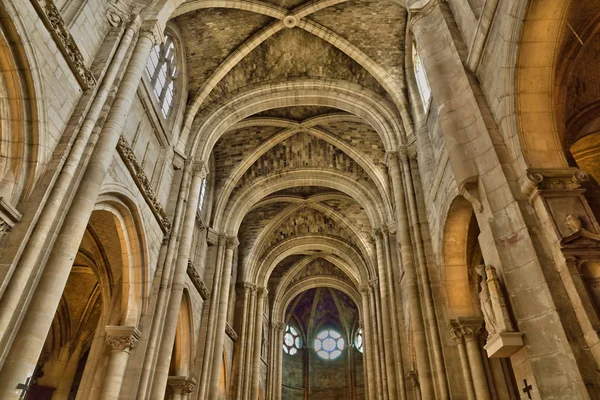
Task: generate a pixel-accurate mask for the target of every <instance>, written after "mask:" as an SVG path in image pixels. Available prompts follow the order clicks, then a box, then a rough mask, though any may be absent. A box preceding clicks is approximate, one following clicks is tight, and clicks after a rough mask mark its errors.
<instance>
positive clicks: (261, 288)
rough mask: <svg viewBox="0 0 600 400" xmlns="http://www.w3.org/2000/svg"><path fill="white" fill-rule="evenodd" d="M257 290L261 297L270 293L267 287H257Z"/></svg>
mask: <svg viewBox="0 0 600 400" xmlns="http://www.w3.org/2000/svg"><path fill="white" fill-rule="evenodd" d="M256 292H257V294H258V296H259V297H261V296H262V297H267V295H268V294H269V291H268V290H267V288H266V287H259V288H257V289H256Z"/></svg>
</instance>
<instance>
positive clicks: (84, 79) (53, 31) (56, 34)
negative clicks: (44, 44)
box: [31, 0, 96, 89]
mask: <svg viewBox="0 0 600 400" xmlns="http://www.w3.org/2000/svg"><path fill="white" fill-rule="evenodd" d="M31 3H32V4H33V7H34V8H35V11H36V12H37V13H38V15H39V17H40V19H41V20H42V22H43V23H44V25H45V26H46V29H48V31H49V32H50V35H51V36H52V38H53V39H54V41H55V42H56V46H57V47H58V49H59V50H60V52H61V53H62V54H63V56H64V57H65V60H66V61H67V64H68V65H69V68H71V70H72V71H73V74H74V75H75V78H77V81H78V82H79V84H80V85H81V87H82V88H83V89H90V88H93V87H94V86H96V78H94V75H93V74H92V71H90V70H89V69H88V67H87V66H86V65H85V60H84V59H83V55H82V54H81V51H79V47H77V44H76V43H75V40H74V39H73V36H72V35H71V33H70V32H69V28H68V27H67V26H66V24H65V21H64V20H63V18H62V15H60V11H59V10H58V8H56V6H55V5H54V3H53V2H52V0H31Z"/></svg>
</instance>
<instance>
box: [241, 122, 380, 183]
mask: <svg viewBox="0 0 600 400" xmlns="http://www.w3.org/2000/svg"><path fill="white" fill-rule="evenodd" d="M299 168H318V169H329V170H335V171H337V172H338V173H342V174H345V175H347V176H351V177H353V178H356V179H358V180H360V181H362V182H368V181H370V178H369V176H368V175H367V173H366V172H365V171H364V170H363V169H362V167H361V166H360V165H358V164H357V163H356V162H355V161H354V160H353V159H351V158H350V157H348V156H347V155H346V153H344V152H343V151H342V150H340V149H338V148H337V147H335V146H333V145H331V144H329V143H327V142H325V141H324V140H321V139H318V138H316V137H314V136H312V135H309V134H307V133H304V132H300V133H298V134H296V135H294V136H292V137H290V138H288V139H286V140H284V141H283V142H280V143H278V144H277V145H276V146H274V147H273V148H271V149H270V150H269V151H268V152H266V153H265V154H264V155H262V156H261V157H260V158H259V159H258V160H256V162H254V164H252V166H251V167H250V168H249V169H248V170H247V171H246V173H245V174H244V176H243V178H242V179H241V180H240V181H239V183H238V185H237V186H236V189H240V188H242V187H244V186H248V185H251V184H252V182H253V181H255V180H256V179H258V178H263V177H266V176H269V175H273V174H280V173H282V172H283V171H286V170H288V171H289V170H294V169H299Z"/></svg>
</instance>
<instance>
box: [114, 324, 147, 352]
mask: <svg viewBox="0 0 600 400" xmlns="http://www.w3.org/2000/svg"><path fill="white" fill-rule="evenodd" d="M141 336H142V334H141V332H140V331H139V330H138V329H137V328H136V327H135V326H110V325H109V326H107V327H106V341H107V343H108V345H109V346H110V348H111V349H112V350H113V351H131V350H133V349H134V348H135V346H136V345H137V342H138V340H139V339H140V337H141Z"/></svg>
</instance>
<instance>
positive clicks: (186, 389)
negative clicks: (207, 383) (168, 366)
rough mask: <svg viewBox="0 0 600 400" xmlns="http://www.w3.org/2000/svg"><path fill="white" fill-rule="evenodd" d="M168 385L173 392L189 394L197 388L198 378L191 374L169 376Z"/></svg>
mask: <svg viewBox="0 0 600 400" xmlns="http://www.w3.org/2000/svg"><path fill="white" fill-rule="evenodd" d="M167 385H168V387H169V389H170V390H171V391H172V392H173V393H175V394H179V395H183V396H187V395H189V394H190V393H192V392H193V391H194V389H195V388H196V380H195V379H194V378H192V377H191V376H169V378H168V380H167Z"/></svg>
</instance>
